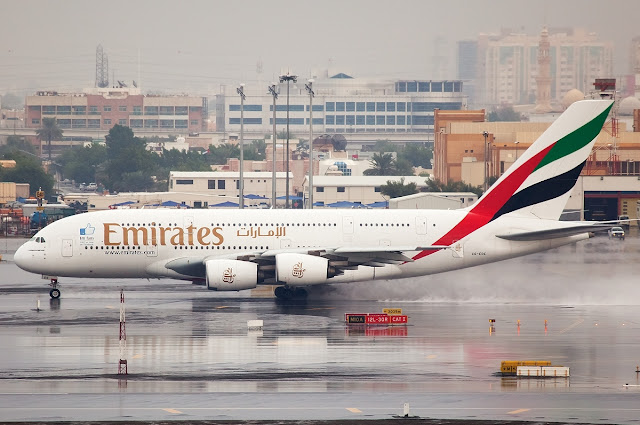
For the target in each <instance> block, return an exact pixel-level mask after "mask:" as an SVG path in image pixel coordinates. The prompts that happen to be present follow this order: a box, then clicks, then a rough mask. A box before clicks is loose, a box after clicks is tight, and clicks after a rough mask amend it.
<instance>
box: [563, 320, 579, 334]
mask: <svg viewBox="0 0 640 425" xmlns="http://www.w3.org/2000/svg"><path fill="white" fill-rule="evenodd" d="M582 322H584V319H579V320H576V321H575V322H573V323H572V324H570V325H569V326H567V327H566V328H564V329H563V330H561V331H560V332H558V333H559V334H563V333H565V332H568V331H570V330H571V329H573V328H575V327H576V326H579V325H580V324H581V323H582Z"/></svg>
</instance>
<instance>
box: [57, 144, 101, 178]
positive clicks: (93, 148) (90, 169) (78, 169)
mask: <svg viewBox="0 0 640 425" xmlns="http://www.w3.org/2000/svg"><path fill="white" fill-rule="evenodd" d="M106 160H107V148H106V147H105V146H103V145H101V144H99V143H93V144H91V145H90V146H72V147H71V148H70V149H66V150H65V151H64V152H62V155H60V157H59V158H58V159H57V161H58V162H59V163H60V164H61V165H62V174H63V175H64V177H65V178H68V179H72V180H75V181H76V182H84V183H89V182H97V181H98V179H97V177H96V174H97V170H98V166H99V165H100V164H102V163H104V162H105V161H106Z"/></svg>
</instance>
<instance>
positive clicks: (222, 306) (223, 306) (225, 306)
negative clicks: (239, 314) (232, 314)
mask: <svg viewBox="0 0 640 425" xmlns="http://www.w3.org/2000/svg"><path fill="white" fill-rule="evenodd" d="M223 308H229V306H228V305H221V306H218V307H216V309H218V310H220V309H223Z"/></svg>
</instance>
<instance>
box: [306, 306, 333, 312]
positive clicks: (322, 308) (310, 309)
mask: <svg viewBox="0 0 640 425" xmlns="http://www.w3.org/2000/svg"><path fill="white" fill-rule="evenodd" d="M335 309H336V308H335V307H314V308H307V309H305V310H307V311H313V310H335Z"/></svg>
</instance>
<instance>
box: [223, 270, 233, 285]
mask: <svg viewBox="0 0 640 425" xmlns="http://www.w3.org/2000/svg"><path fill="white" fill-rule="evenodd" d="M235 277H236V275H235V274H233V268H231V267H229V268H228V269H226V270H225V271H224V272H223V273H222V281H223V282H224V283H233V281H234V279H235Z"/></svg>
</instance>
